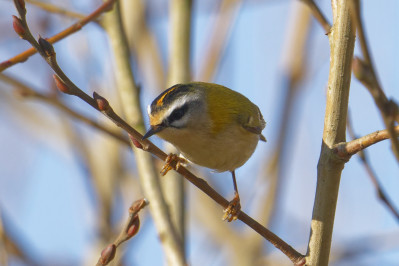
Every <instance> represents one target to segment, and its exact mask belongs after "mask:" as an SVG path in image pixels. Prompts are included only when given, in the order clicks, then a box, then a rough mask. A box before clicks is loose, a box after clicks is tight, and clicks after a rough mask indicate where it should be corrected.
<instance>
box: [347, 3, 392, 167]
mask: <svg viewBox="0 0 399 266" xmlns="http://www.w3.org/2000/svg"><path fill="white" fill-rule="evenodd" d="M349 4H350V8H351V14H352V18H353V21H354V24H355V26H356V28H357V34H358V38H359V43H360V48H361V50H362V54H363V57H364V60H361V59H359V58H355V59H354V62H353V73H354V74H355V76H356V78H357V79H359V81H360V82H361V83H362V84H363V85H364V86H365V87H366V88H367V89H368V91H369V92H370V94H371V96H372V97H373V98H374V102H375V103H376V105H377V107H378V109H379V110H380V113H381V116H382V118H383V121H384V124H385V127H386V129H387V130H388V133H389V135H390V138H391V144H392V145H391V147H392V151H393V154H394V155H395V157H396V160H397V161H398V163H399V139H398V134H397V133H396V132H395V130H394V127H395V120H396V122H398V123H399V107H398V105H397V104H396V103H395V102H394V101H393V100H388V98H387V96H386V95H385V93H384V90H383V89H382V87H381V85H380V83H379V81H378V78H377V75H376V71H375V70H374V64H373V61H372V59H371V53H370V49H369V47H368V43H367V40H366V33H365V31H364V28H363V23H362V18H361V14H360V1H359V0H350V1H349Z"/></svg>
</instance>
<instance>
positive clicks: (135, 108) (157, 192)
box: [97, 2, 186, 266]
mask: <svg viewBox="0 0 399 266" xmlns="http://www.w3.org/2000/svg"><path fill="white" fill-rule="evenodd" d="M104 27H105V29H106V31H107V33H108V35H109V40H110V44H111V48H112V51H113V54H114V60H115V67H114V69H115V77H116V85H117V86H116V87H117V92H118V93H119V98H120V100H121V102H122V109H123V112H124V116H125V117H126V121H127V122H125V121H123V122H124V123H126V124H128V125H132V126H134V127H135V128H137V129H138V131H139V132H144V130H145V128H144V120H143V114H142V111H141V110H142V108H141V104H140V95H139V94H140V91H139V88H138V87H137V86H136V83H135V80H134V77H133V74H132V71H131V64H130V58H131V56H130V53H129V49H128V47H129V46H128V42H127V38H126V35H125V31H124V28H123V23H122V18H121V10H120V3H119V2H117V3H116V4H115V6H114V10H113V11H112V12H110V13H109V14H107V15H106V16H105V17H104ZM97 100H98V98H97ZM100 101H101V100H100ZM100 109H101V108H100ZM102 111H106V108H105V109H103V110H102ZM112 113H113V111H112ZM113 114H115V113H113ZM115 115H116V114H115ZM118 119H120V120H121V118H120V117H118ZM129 127H130V126H129ZM136 132H137V131H136ZM137 133H138V132H137ZM140 136H141V135H140ZM133 152H134V154H135V159H136V163H137V168H138V172H139V176H140V182H141V184H142V187H143V190H144V194H145V195H146V197H147V198H148V199H149V200H150V201H151V203H152V204H151V206H150V210H151V213H152V215H153V218H154V222H155V225H156V228H157V230H158V234H159V235H160V236H161V237H160V239H161V242H162V246H163V248H164V251H165V256H166V258H167V261H168V263H169V264H170V265H176V266H178V265H185V263H186V262H185V257H184V249H183V244H182V241H181V239H180V237H179V234H178V231H177V228H175V227H174V224H173V222H172V219H171V216H170V211H169V207H168V205H167V203H166V201H165V196H164V194H163V193H162V188H161V183H160V179H159V174H158V170H157V169H156V167H155V165H154V161H153V159H152V157H151V154H149V153H145V152H143V151H141V150H139V149H133Z"/></svg>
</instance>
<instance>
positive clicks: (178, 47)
mask: <svg viewBox="0 0 399 266" xmlns="http://www.w3.org/2000/svg"><path fill="white" fill-rule="evenodd" d="M191 5H192V2H191V0H173V1H171V2H170V11H169V12H170V27H171V29H170V39H169V47H170V48H169V73H168V84H167V87H170V86H172V85H174V84H177V83H185V82H188V81H190V78H191V77H190V75H191V73H190V33H191ZM174 152H175V151H174ZM164 186H165V187H164V188H165V191H167V193H166V194H165V195H166V197H167V201H168V203H169V207H170V212H171V216H172V221H173V222H174V225H175V228H176V231H177V233H178V235H179V236H180V238H181V240H182V248H183V247H184V231H185V217H184V216H185V211H184V178H182V176H180V175H179V174H177V173H176V172H170V173H169V174H168V176H167V177H166V178H165V180H164ZM183 249H184V248H183Z"/></svg>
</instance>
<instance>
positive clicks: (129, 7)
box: [121, 0, 165, 90]
mask: <svg viewBox="0 0 399 266" xmlns="http://www.w3.org/2000/svg"><path fill="white" fill-rule="evenodd" d="M148 5H149V2H148V1H145V0H135V1H131V0H122V1H121V7H122V9H121V12H122V18H123V25H124V28H125V32H126V36H127V39H128V42H129V45H130V47H132V49H131V50H133V53H134V56H135V58H137V64H138V65H139V67H140V69H141V73H143V75H144V76H145V78H144V79H145V80H148V81H149V82H150V87H152V86H154V87H155V88H156V89H157V90H160V89H161V88H163V87H164V86H165V70H164V65H163V62H162V58H161V51H160V47H159V44H158V42H157V41H156V39H155V36H154V34H153V32H151V29H150V28H149V26H148V24H147V15H148V14H147V13H146V7H147V6H148Z"/></svg>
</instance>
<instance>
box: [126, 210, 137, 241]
mask: <svg viewBox="0 0 399 266" xmlns="http://www.w3.org/2000/svg"><path fill="white" fill-rule="evenodd" d="M139 229H140V218H139V216H138V215H135V216H134V218H133V221H132V222H131V223H130V224H129V227H128V228H127V230H126V235H127V236H126V240H128V239H130V238H132V237H133V236H135V235H136V234H137V232H138V231H139Z"/></svg>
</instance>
